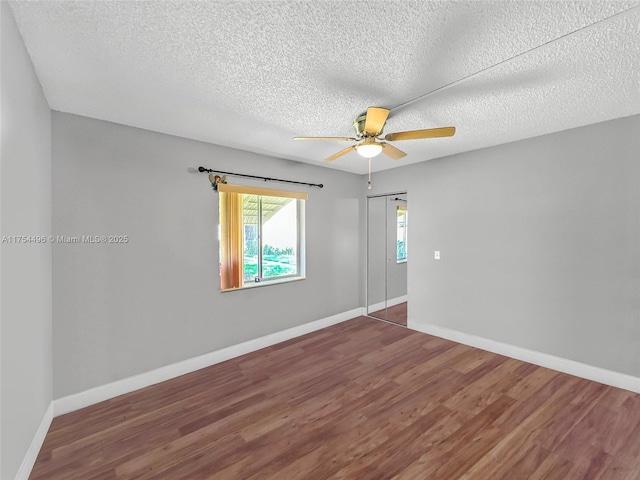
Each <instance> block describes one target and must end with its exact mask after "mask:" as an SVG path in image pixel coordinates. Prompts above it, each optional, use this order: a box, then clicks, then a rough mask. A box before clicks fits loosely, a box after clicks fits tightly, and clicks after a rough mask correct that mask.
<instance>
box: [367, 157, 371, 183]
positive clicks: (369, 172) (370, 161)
mask: <svg viewBox="0 0 640 480" xmlns="http://www.w3.org/2000/svg"><path fill="white" fill-rule="evenodd" d="M368 160H369V181H368V182H367V188H368V189H369V190H371V157H369V158H368Z"/></svg>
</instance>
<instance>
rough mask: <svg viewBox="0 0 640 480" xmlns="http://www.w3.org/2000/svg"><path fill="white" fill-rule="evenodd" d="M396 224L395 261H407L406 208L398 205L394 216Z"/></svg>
mask: <svg viewBox="0 0 640 480" xmlns="http://www.w3.org/2000/svg"><path fill="white" fill-rule="evenodd" d="M396 226H397V232H398V233H397V244H396V245H397V247H396V261H397V263H401V262H406V261H407V209H406V207H398V210H397V216H396Z"/></svg>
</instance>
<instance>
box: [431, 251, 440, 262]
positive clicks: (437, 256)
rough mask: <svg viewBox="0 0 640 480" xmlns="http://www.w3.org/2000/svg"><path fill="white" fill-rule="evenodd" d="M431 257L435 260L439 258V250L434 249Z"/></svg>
mask: <svg viewBox="0 0 640 480" xmlns="http://www.w3.org/2000/svg"><path fill="white" fill-rule="evenodd" d="M433 258H435V259H436V260H440V250H436V251H435V252H433Z"/></svg>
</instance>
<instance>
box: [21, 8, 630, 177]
mask: <svg viewBox="0 0 640 480" xmlns="http://www.w3.org/2000/svg"><path fill="white" fill-rule="evenodd" d="M10 6H11V8H12V11H13V13H14V15H15V17H16V21H17V23H18V27H19V29H20V32H21V34H22V36H23V38H24V41H25V44H26V46H27V49H28V51H29V54H30V55H31V58H32V60H33V63H34V65H35V68H36V71H37V74H38V76H39V78H40V81H41V83H42V85H43V88H44V92H45V95H46V97H47V100H48V101H49V104H50V106H51V108H52V109H54V110H59V111H62V112H70V113H75V114H79V115H85V116H88V117H94V118H98V119H102V120H108V121H112V122H117V123H122V124H125V125H132V126H136V127H140V128H145V129H148V130H154V131H158V132H164V133H169V134H173V135H179V136H182V137H187V138H193V139H197V140H202V141H205V142H210V143H216V144H219V145H225V146H230V147H234V148H239V149H242V150H248V151H252V152H258V153H264V154H267V155H272V156H275V157H279V158H286V159H291V160H297V161H302V162H307V163H312V164H316V165H326V166H331V167H334V168H339V169H343V170H347V171H351V172H356V173H364V172H366V160H365V159H364V158H362V157H360V156H359V155H358V154H357V153H355V152H352V153H349V154H347V155H345V156H344V157H341V158H340V159H338V160H336V161H335V162H333V163H331V164H326V163H324V162H323V159H324V158H325V157H328V156H329V155H331V154H333V153H335V152H337V151H338V150H341V149H342V148H344V147H346V146H348V145H349V143H346V142H327V141H318V142H295V141H293V140H292V137H294V136H312V135H323V136H325V135H328V136H352V135H353V134H354V131H353V128H352V122H353V120H354V119H355V117H356V116H358V115H359V114H361V113H362V112H364V111H365V110H366V108H367V107H369V106H382V107H387V108H390V109H391V115H390V117H389V120H388V121H387V125H386V127H385V133H390V132H394V131H401V130H412V129H422V128H433V127H440V126H449V125H454V126H456V127H457V133H456V136H455V137H452V138H440V139H428V140H410V141H403V142H395V145H396V146H397V147H399V148H401V149H402V150H404V151H406V152H407V153H408V156H407V157H405V158H403V159H402V160H396V161H394V160H391V159H388V158H387V157H385V156H384V155H380V156H378V157H376V158H374V159H373V160H372V167H373V170H374V171H375V170H382V169H387V168H391V167H394V166H399V165H406V164H408V163H413V162H421V161H424V160H429V159H432V158H437V157H442V156H446V155H450V154H454V153H459V152H464V151H469V150H474V149H478V148H483V147H487V146H491V145H496V144H500V143H507V142H511V141H515V140H519V139H523V138H528V137H533V136H537V135H542V134H546V133H550V132H555V131H560V130H565V129H568V128H574V127H578V126H582V125H587V124H591V123H596V122H600V121H605V120H609V119H613V118H618V117H624V116H628V115H633V114H638V113H640V1H575V2H572V1H514V0H508V1H425V0H421V1H405V0H403V1H383V2H382V1H381V2H378V1H320V0H316V1H291V0H286V1H285V0H283V1H206V2H205V1H203V2H196V1H186V2H182V1H169V2H161V1H153V2H143V1H125V2H122V1H81V2H67V1H55V2H54V1H43V2H38V1H29V2H21V1H14V2H10ZM442 87H445V88H442ZM434 91H435V92H434ZM430 92H434V93H430ZM176 160H177V161H184V159H176ZM212 163H213V162H212ZM194 166H196V165H194ZM212 166H213V167H215V166H214V165H212Z"/></svg>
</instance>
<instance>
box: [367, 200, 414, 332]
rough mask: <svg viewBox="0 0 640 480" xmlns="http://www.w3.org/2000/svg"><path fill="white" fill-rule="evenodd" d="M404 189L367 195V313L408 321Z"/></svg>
mask: <svg viewBox="0 0 640 480" xmlns="http://www.w3.org/2000/svg"><path fill="white" fill-rule="evenodd" d="M407 233H408V208H407V193H406V192H399V193H390V194H385V195H376V196H370V197H367V315H369V316H370V317H374V318H377V319H380V320H385V321H387V322H392V323H396V324H398V325H403V326H406V325H407V310H408V303H407V261H408V250H407Z"/></svg>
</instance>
